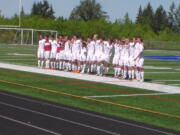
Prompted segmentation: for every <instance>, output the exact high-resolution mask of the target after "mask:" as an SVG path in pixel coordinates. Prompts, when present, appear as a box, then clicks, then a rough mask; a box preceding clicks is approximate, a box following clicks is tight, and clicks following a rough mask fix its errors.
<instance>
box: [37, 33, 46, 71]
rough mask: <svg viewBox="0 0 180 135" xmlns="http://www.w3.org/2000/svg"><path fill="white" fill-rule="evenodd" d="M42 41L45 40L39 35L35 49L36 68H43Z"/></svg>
mask: <svg viewBox="0 0 180 135" xmlns="http://www.w3.org/2000/svg"><path fill="white" fill-rule="evenodd" d="M44 43H45V40H44V39H43V36H42V35H40V36H39V44H38V51H37V57H38V68H43V65H44Z"/></svg>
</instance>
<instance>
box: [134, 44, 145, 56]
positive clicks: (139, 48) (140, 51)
mask: <svg viewBox="0 0 180 135" xmlns="http://www.w3.org/2000/svg"><path fill="white" fill-rule="evenodd" d="M143 51H144V46H143V45H142V44H140V43H136V45H135V51H134V54H135V55H134V58H136V57H137V56H138V55H139V57H138V58H139V59H140V58H143Z"/></svg>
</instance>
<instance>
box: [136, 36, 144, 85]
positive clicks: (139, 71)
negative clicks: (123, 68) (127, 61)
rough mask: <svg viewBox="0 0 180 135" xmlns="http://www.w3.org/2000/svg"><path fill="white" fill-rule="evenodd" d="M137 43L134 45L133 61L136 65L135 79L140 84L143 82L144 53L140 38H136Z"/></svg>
mask: <svg viewBox="0 0 180 135" xmlns="http://www.w3.org/2000/svg"><path fill="white" fill-rule="evenodd" d="M136 40H137V43H136V45H135V56H134V61H135V63H136V79H137V80H138V81H140V82H144V68H143V64H144V58H143V51H144V43H143V40H142V39H141V38H139V37H138V38H137V39H136Z"/></svg>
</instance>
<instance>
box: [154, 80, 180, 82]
mask: <svg viewBox="0 0 180 135" xmlns="http://www.w3.org/2000/svg"><path fill="white" fill-rule="evenodd" d="M152 82H180V80H153V81H152Z"/></svg>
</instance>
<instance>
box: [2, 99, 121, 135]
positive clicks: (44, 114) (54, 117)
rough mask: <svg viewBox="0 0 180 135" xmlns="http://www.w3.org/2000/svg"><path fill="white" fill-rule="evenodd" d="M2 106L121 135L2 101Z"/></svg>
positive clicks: (113, 133)
mask: <svg viewBox="0 0 180 135" xmlns="http://www.w3.org/2000/svg"><path fill="white" fill-rule="evenodd" d="M0 104H2V105H5V106H8V107H12V108H15V109H19V110H23V111H27V112H31V113H34V114H38V115H41V116H44V117H49V118H52V119H56V120H61V121H65V122H68V123H71V124H74V125H78V126H81V127H86V128H90V129H93V130H96V131H100V132H103V133H107V134H111V135H120V134H119V133H115V132H111V131H108V130H104V129H100V128H97V127H93V126H89V125H87V124H83V123H79V122H75V121H71V120H67V119H64V118H61V117H56V116H53V115H49V114H46V113H42V112H39V111H35V110H31V109H27V108H24V107H20V106H16V105H11V104H7V103H4V102H1V101H0Z"/></svg>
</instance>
